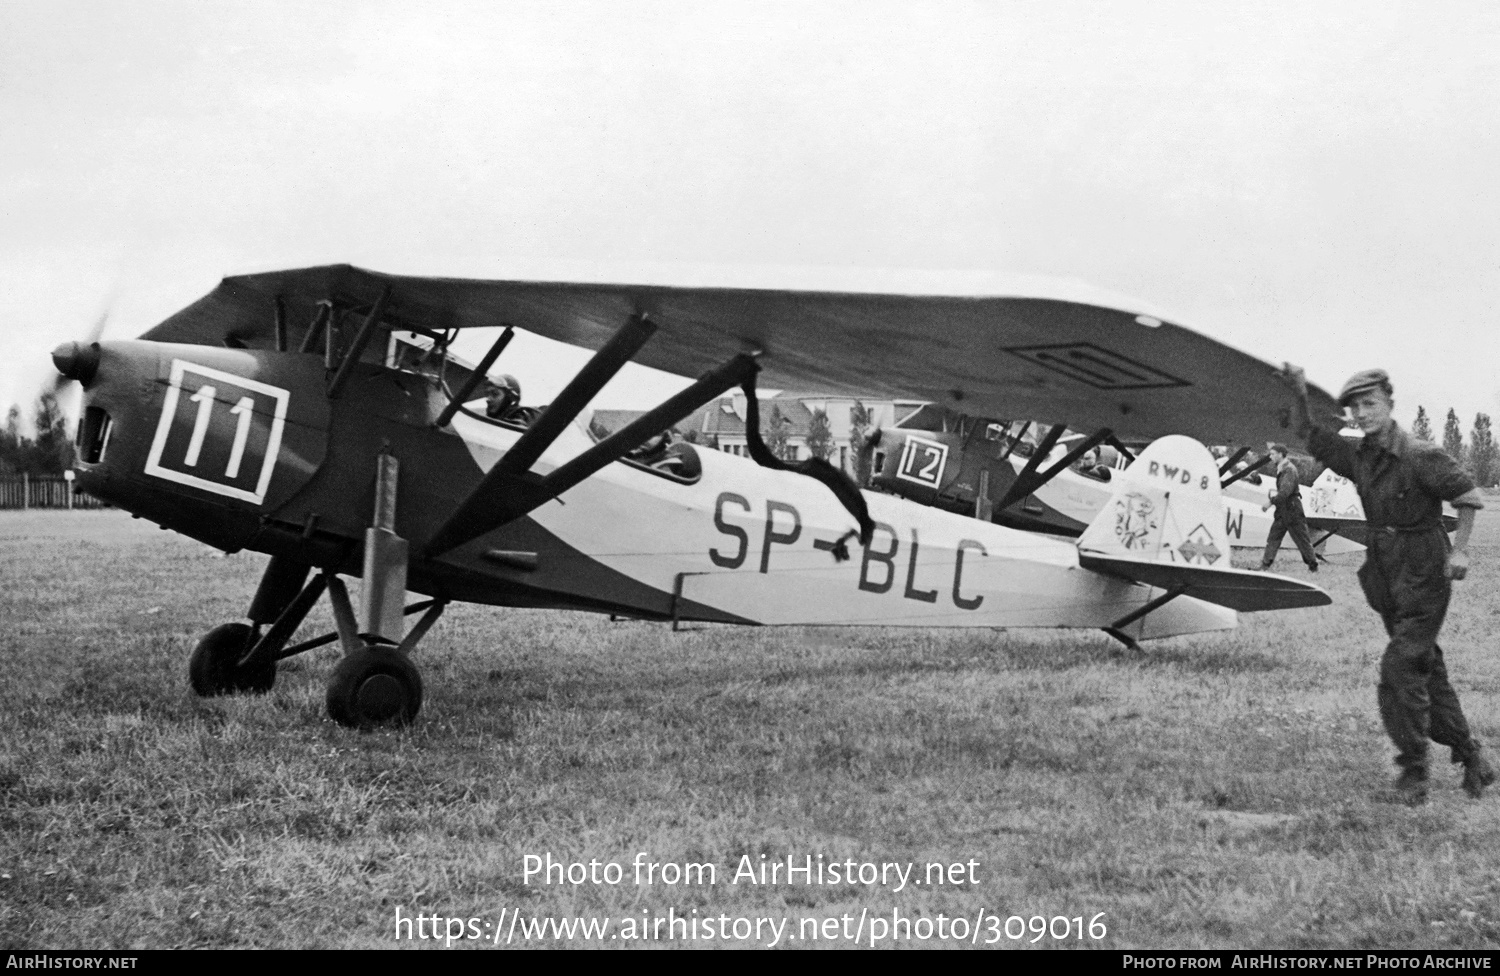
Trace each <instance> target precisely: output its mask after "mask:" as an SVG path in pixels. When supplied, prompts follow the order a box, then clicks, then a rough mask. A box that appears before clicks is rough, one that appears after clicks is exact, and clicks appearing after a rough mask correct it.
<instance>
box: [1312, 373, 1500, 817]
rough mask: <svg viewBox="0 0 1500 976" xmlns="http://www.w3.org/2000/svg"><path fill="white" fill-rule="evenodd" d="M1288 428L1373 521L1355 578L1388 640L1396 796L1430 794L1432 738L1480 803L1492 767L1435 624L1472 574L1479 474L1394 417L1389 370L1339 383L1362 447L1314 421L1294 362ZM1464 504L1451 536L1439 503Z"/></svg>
mask: <svg viewBox="0 0 1500 976" xmlns="http://www.w3.org/2000/svg"><path fill="white" fill-rule="evenodd" d="M1286 379H1287V382H1288V384H1289V385H1290V386H1291V388H1292V392H1293V400H1292V407H1293V414H1292V426H1293V428H1294V429H1295V430H1296V431H1297V432H1298V434H1299V435H1300V436H1302V437H1303V438H1305V439H1306V441H1307V447H1308V450H1309V451H1311V452H1312V455H1313V457H1315V458H1317V459H1318V460H1320V461H1322V462H1323V463H1324V464H1326V465H1328V466H1329V467H1330V468H1332V469H1333V470H1334V472H1335V473H1336V474H1340V475H1343V476H1344V477H1345V478H1348V479H1349V480H1350V481H1353V482H1354V485H1355V487H1356V488H1358V489H1359V498H1360V501H1362V502H1363V503H1364V506H1365V518H1366V519H1368V522H1369V536H1368V549H1367V550H1366V552H1365V564H1364V565H1363V566H1361V567H1360V570H1359V583H1360V586H1361V588H1363V590H1364V592H1365V599H1366V600H1367V601H1369V604H1370V606H1371V607H1372V608H1373V609H1374V610H1375V612H1376V613H1378V614H1380V619H1381V620H1382V621H1383V622H1384V623H1385V632H1386V633H1387V634H1388V635H1389V636H1390V643H1389V644H1387V645H1386V648H1385V654H1384V655H1383V656H1382V657H1381V659H1380V685H1379V688H1378V691H1377V698H1378V700H1379V702H1380V718H1381V720H1382V721H1383V722H1384V723H1385V731H1386V734H1387V735H1389V736H1390V737H1391V741H1392V742H1393V743H1395V745H1396V750H1397V754H1396V765H1397V766H1399V767H1400V768H1401V775H1400V776H1399V777H1397V779H1396V784H1395V790H1396V797H1395V798H1396V799H1398V800H1400V801H1401V802H1404V803H1409V804H1412V805H1416V804H1420V803H1424V802H1426V800H1427V741H1428V739H1429V737H1430V738H1431V739H1432V741H1434V742H1437V743H1440V744H1442V745H1445V746H1447V747H1448V748H1449V749H1451V750H1452V759H1453V761H1454V762H1455V763H1463V767H1464V779H1463V787H1464V790H1465V791H1466V792H1467V793H1468V794H1469V796H1471V797H1473V798H1474V799H1476V800H1477V799H1479V798H1480V797H1482V796H1483V795H1484V788H1485V787H1486V786H1488V785H1489V784H1491V783H1493V782H1494V781H1495V771H1494V769H1492V768H1491V767H1490V764H1489V763H1488V762H1487V761H1486V760H1485V758H1484V756H1483V755H1481V753H1480V746H1479V742H1478V741H1477V740H1476V739H1474V738H1473V737H1472V736H1471V735H1470V734H1469V723H1468V722H1467V721H1466V720H1465V719H1464V713H1463V709H1462V708H1461V707H1460V706H1459V703H1458V695H1457V694H1456V693H1454V691H1453V686H1452V685H1450V684H1449V683H1448V669H1447V667H1446V666H1445V665H1444V664H1443V651H1442V648H1440V647H1438V645H1437V635H1438V631H1439V630H1441V629H1442V626H1443V617H1444V616H1445V615H1446V614H1447V612H1448V600H1449V598H1450V596H1451V595H1452V590H1453V583H1452V581H1453V580H1456V579H1458V580H1461V579H1463V578H1464V576H1465V574H1467V573H1468V570H1469V554H1468V550H1467V547H1468V544H1469V533H1470V532H1472V531H1473V529H1474V513H1475V511H1477V510H1478V509H1481V508H1483V507H1484V502H1483V501H1481V500H1480V498H1479V491H1478V489H1476V488H1475V487H1474V482H1473V481H1472V480H1471V479H1470V478H1469V476H1468V475H1467V474H1465V473H1464V471H1463V470H1462V469H1461V468H1460V467H1459V466H1458V464H1457V462H1455V461H1454V460H1453V459H1452V458H1451V457H1449V456H1448V454H1447V452H1445V451H1444V450H1443V449H1442V448H1440V447H1438V446H1437V445H1435V444H1432V443H1430V442H1428V441H1423V440H1418V439H1417V438H1415V437H1413V436H1411V435H1410V434H1408V433H1407V432H1406V431H1404V430H1402V429H1401V428H1400V427H1399V426H1397V424H1396V422H1395V421H1394V420H1392V419H1391V409H1392V407H1393V406H1394V405H1395V404H1394V400H1393V399H1392V397H1393V391H1392V388H1391V380H1390V377H1389V376H1388V375H1386V372H1385V370H1383V369H1367V370H1364V371H1363V372H1360V373H1355V374H1354V375H1353V376H1351V377H1350V378H1349V381H1348V382H1347V383H1345V384H1344V388H1343V389H1342V390H1341V391H1339V405H1340V406H1342V407H1344V408H1345V409H1347V410H1348V411H1349V413H1350V414H1351V415H1352V416H1353V418H1354V421H1355V422H1356V423H1357V424H1358V425H1359V428H1360V430H1362V431H1364V435H1365V436H1364V440H1363V441H1362V442H1361V443H1360V445H1359V446H1358V447H1355V446H1354V445H1353V444H1350V443H1349V442H1348V441H1346V440H1345V439H1344V438H1343V437H1340V436H1339V435H1338V433H1337V432H1335V431H1331V430H1327V429H1325V428H1322V427H1319V426H1317V425H1315V424H1314V423H1313V421H1312V417H1311V416H1310V414H1309V412H1308V404H1307V378H1306V375H1305V374H1304V373H1303V371H1302V369H1301V368H1300V367H1297V366H1293V365H1291V364H1290V363H1288V364H1287V366H1286ZM1444 501H1448V502H1451V503H1452V504H1453V506H1454V508H1455V509H1457V511H1458V530H1457V531H1456V532H1455V533H1454V538H1453V543H1452V545H1451V547H1450V545H1449V543H1448V533H1447V532H1445V531H1444V530H1443V523H1442V513H1443V502H1444Z"/></svg>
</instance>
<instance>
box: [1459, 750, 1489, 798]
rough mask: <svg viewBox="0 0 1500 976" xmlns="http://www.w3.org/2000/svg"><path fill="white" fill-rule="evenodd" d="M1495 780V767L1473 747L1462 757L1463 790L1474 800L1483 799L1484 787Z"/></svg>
mask: <svg viewBox="0 0 1500 976" xmlns="http://www.w3.org/2000/svg"><path fill="white" fill-rule="evenodd" d="M1494 781H1495V767H1493V766H1491V765H1490V764H1489V760H1487V759H1485V758H1484V756H1482V755H1480V753H1479V750H1478V749H1475V750H1474V751H1473V752H1471V753H1469V755H1468V757H1467V758H1466V759H1464V792H1465V793H1467V794H1469V796H1471V797H1473V798H1474V799H1476V800H1482V799H1484V788H1485V787H1486V786H1489V785H1490V784H1491V783H1493V782H1494Z"/></svg>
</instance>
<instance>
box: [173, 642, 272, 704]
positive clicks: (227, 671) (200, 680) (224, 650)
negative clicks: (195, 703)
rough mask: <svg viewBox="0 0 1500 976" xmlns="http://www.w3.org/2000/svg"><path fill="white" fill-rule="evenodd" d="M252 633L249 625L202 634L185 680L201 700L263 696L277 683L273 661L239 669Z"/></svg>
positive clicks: (189, 661)
mask: <svg viewBox="0 0 1500 976" xmlns="http://www.w3.org/2000/svg"><path fill="white" fill-rule="evenodd" d="M253 634H254V632H253V631H252V630H251V629H250V626H249V625H248V624H220V625H219V626H217V627H215V628H214V629H213V630H210V631H209V632H208V633H206V634H204V635H203V639H202V640H200V641H199V642H198V646H197V647H196V648H194V649H193V656H192V657H191V658H190V659H189V660H188V681H189V683H191V684H192V686H193V691H194V692H196V693H197V694H198V695H199V696H200V697H202V698H213V697H215V696H217V695H232V694H235V693H236V692H249V693H251V694H255V695H263V694H265V693H266V692H268V691H270V690H271V686H272V685H274V684H275V683H276V662H274V661H271V662H268V663H266V664H263V665H260V666H259V667H249V668H245V667H241V666H240V658H242V657H244V656H245V652H246V651H248V650H250V645H251V641H252V639H253Z"/></svg>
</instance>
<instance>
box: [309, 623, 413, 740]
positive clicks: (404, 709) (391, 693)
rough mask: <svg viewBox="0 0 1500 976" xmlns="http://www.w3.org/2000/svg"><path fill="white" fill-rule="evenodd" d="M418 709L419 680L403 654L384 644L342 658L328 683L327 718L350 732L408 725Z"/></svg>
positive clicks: (367, 645)
mask: <svg viewBox="0 0 1500 976" xmlns="http://www.w3.org/2000/svg"><path fill="white" fill-rule="evenodd" d="M421 707H422V676H421V675H420V674H418V673H417V668H416V666H415V665H414V664H412V663H411V661H410V660H408V659H407V657H406V655H405V654H403V653H401V652H400V651H399V650H397V649H396V648H394V647H390V646H388V645H385V644H366V645H365V646H364V647H361V648H359V649H358V650H356V651H354V652H353V653H352V654H346V655H344V657H343V659H342V660H341V661H339V663H338V666H337V667H335V668H334V669H333V676H332V677H331V678H330V679H329V681H328V716H329V718H332V719H333V720H334V721H335V722H337V723H339V724H340V725H347V726H349V727H350V728H356V729H370V728H375V727H376V726H381V725H409V724H411V721H412V719H414V718H416V717H417V712H418V710H420V709H421Z"/></svg>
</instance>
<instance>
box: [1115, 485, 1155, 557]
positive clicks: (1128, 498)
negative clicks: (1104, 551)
mask: <svg viewBox="0 0 1500 976" xmlns="http://www.w3.org/2000/svg"><path fill="white" fill-rule="evenodd" d="M1155 532H1156V503H1155V502H1153V501H1152V500H1151V499H1150V498H1148V497H1146V496H1145V495H1140V494H1136V493H1135V492H1131V493H1130V494H1128V495H1121V496H1120V497H1119V498H1117V499H1115V538H1117V539H1119V540H1120V545H1122V546H1124V547H1125V548H1126V549H1143V550H1144V549H1147V548H1149V546H1148V540H1149V539H1150V537H1151V536H1152V535H1153V534H1154V533H1155Z"/></svg>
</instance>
